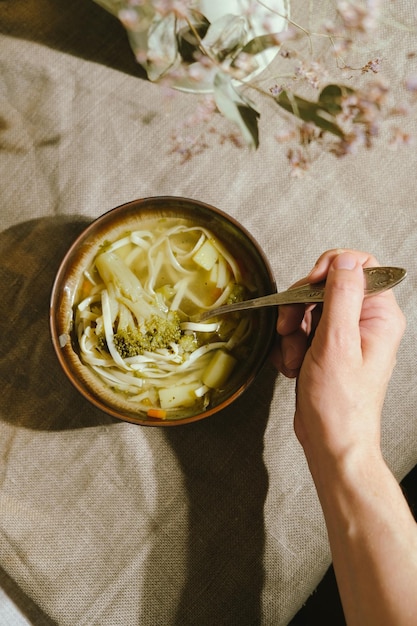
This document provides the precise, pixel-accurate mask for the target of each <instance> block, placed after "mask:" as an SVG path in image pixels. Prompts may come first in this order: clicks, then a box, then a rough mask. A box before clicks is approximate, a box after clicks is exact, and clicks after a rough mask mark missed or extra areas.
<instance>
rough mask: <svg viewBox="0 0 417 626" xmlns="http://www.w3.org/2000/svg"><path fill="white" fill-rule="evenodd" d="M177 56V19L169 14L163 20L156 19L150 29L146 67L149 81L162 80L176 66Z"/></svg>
mask: <svg viewBox="0 0 417 626" xmlns="http://www.w3.org/2000/svg"><path fill="white" fill-rule="evenodd" d="M177 55H178V45H177V37H176V18H175V15H174V14H173V13H169V14H168V15H166V16H165V17H163V18H156V19H155V20H154V21H153V22H152V25H151V27H150V28H149V32H148V54H147V58H148V61H147V66H146V71H147V74H148V78H149V80H152V81H156V80H159V79H160V78H162V76H164V74H166V73H167V72H168V70H170V69H171V67H172V66H173V65H174V63H175V61H176V60H177Z"/></svg>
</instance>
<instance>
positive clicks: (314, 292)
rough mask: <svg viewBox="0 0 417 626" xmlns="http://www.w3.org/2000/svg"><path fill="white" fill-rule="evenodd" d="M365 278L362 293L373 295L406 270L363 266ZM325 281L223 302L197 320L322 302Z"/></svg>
mask: <svg viewBox="0 0 417 626" xmlns="http://www.w3.org/2000/svg"><path fill="white" fill-rule="evenodd" d="M363 274H364V278H365V290H364V295H365V297H367V296H373V295H375V294H377V293H381V292H382V291H386V290H387V289H391V288H392V287H395V285H398V283H400V282H401V281H402V280H404V278H405V277H406V276H407V272H406V270H404V269H402V268H401V267H365V268H364V270H363ZM325 284H326V282H325V281H323V282H320V283H313V284H307V285H301V286H300V287H292V288H290V289H287V291H282V292H281V293H272V294H270V295H268V296H262V297H260V298H254V299H253V300H243V301H242V302H235V303H233V304H225V305H224V306H221V307H218V308H217V309H211V310H210V311H205V312H204V313H203V314H202V315H200V316H199V321H201V322H203V321H205V320H208V319H211V318H213V317H217V316H218V315H224V314H225V313H230V312H232V311H243V310H246V309H258V308H260V307H264V306H277V305H279V304H296V303H303V304H308V303H309V302H323V300H324V290H325Z"/></svg>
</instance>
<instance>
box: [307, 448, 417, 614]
mask: <svg viewBox="0 0 417 626" xmlns="http://www.w3.org/2000/svg"><path fill="white" fill-rule="evenodd" d="M361 457H362V458H361ZM310 469H311V471H312V475H313V478H314V481H315V484H316V488H317V491H318V495H319V498H320V501H321V505H322V508H323V512H324V516H325V520H326V525H327V530H328V535H329V541H330V545H331V550H332V557H333V564H334V569H335V574H336V578H337V582H338V586H339V591H340V596H341V599H342V604H343V608H344V611H345V616H346V620H347V623H348V625H349V626H356V625H360V626H364V625H366V626H373V625H374V624H375V625H377V626H388V625H389V626H403V625H407V626H408V625H410V626H411V625H414V624H416V623H417V526H416V524H415V522H414V519H413V516H412V514H411V512H410V509H409V507H408V504H407V502H406V500H405V499H404V496H403V494H402V491H401V488H400V487H399V485H398V484H397V482H396V480H395V478H394V476H393V475H392V473H391V472H390V470H389V469H388V467H387V466H386V464H385V462H384V461H383V459H382V457H380V456H379V455H378V454H376V455H374V458H372V459H371V458H368V457H367V456H365V455H364V454H363V453H361V454H359V455H358V454H348V455H346V456H345V458H344V459H343V460H338V461H337V462H336V461H335V462H333V461H329V462H328V463H324V464H323V458H322V459H321V460H320V463H318V464H316V463H315V462H314V460H311V459H310Z"/></svg>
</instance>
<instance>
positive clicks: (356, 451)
mask: <svg viewBox="0 0 417 626" xmlns="http://www.w3.org/2000/svg"><path fill="white" fill-rule="evenodd" d="M304 451H305V454H306V458H307V462H308V465H309V468H310V472H311V475H312V478H313V480H314V483H315V485H316V489H317V492H318V494H319V496H320V497H321V494H322V493H327V494H329V495H332V497H333V492H334V491H340V490H346V492H347V493H349V492H350V491H352V490H353V491H355V490H356V489H360V490H362V489H363V487H364V485H365V484H366V483H368V481H370V480H371V481H372V479H373V478H372V477H373V476H375V475H376V474H380V473H381V472H382V473H385V472H386V471H387V469H388V468H387V465H386V463H385V460H384V458H383V456H382V452H381V449H380V447H379V446H376V445H363V444H360V445H354V446H350V447H347V446H346V447H345V448H344V449H343V450H340V449H339V450H338V451H337V452H335V451H333V450H324V449H323V448H322V449H321V450H320V451H317V450H316V449H314V451H311V453H310V452H309V451H308V450H306V449H305V450H304ZM388 471H389V470H388Z"/></svg>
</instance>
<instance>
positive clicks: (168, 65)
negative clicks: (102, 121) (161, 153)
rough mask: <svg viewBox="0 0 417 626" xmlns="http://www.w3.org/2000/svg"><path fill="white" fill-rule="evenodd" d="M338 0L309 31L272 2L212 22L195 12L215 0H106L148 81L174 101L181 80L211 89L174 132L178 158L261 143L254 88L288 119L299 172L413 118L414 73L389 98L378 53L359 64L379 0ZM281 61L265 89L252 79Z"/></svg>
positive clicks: (247, 5)
mask: <svg viewBox="0 0 417 626" xmlns="http://www.w3.org/2000/svg"><path fill="white" fill-rule="evenodd" d="M96 1H97V2H99V1H100V0H96ZM112 3H113V4H114V7H113V8H111V5H112ZM214 4H215V3H213V6H214ZM220 4H221V3H220ZM270 4H271V5H272V4H273V3H270ZM335 4H336V12H335V19H332V20H329V19H327V20H325V21H324V23H323V24H322V25H321V26H320V28H319V30H318V31H317V32H315V33H313V32H309V30H308V29H307V28H305V27H304V26H303V25H301V24H298V25H297V24H295V23H294V22H293V21H292V20H291V19H290V18H289V16H281V15H280V12H279V11H278V10H276V8H275V6H276V5H274V6H271V8H269V6H268V3H267V2H263V1H260V0H244V1H243V0H241V3H240V2H239V6H241V9H239V12H237V13H238V14H237V15H230V14H227V15H224V16H223V17H220V18H218V17H217V16H216V15H214V17H211V18H210V19H209V18H208V17H205V16H204V15H202V14H201V13H200V12H199V10H200V8H201V6H205V7H206V10H207V12H210V11H211V10H212V8H213V6H212V4H211V2H210V1H209V0H205V4H204V3H203V5H200V4H199V2H198V1H197V0H106V6H107V7H108V10H110V11H111V12H113V13H114V15H117V16H118V18H119V20H120V21H121V22H122V24H123V25H124V26H125V28H126V29H127V30H128V32H129V40H130V43H131V46H132V49H133V51H134V54H135V56H136V59H137V61H138V62H139V63H140V64H141V65H142V66H143V68H144V69H145V70H146V72H147V75H148V78H149V79H150V80H152V81H154V82H157V83H158V84H159V85H160V86H161V89H162V95H163V96H164V97H167V98H172V97H173V93H174V92H173V89H175V88H178V87H179V88H184V85H185V87H186V88H187V89H188V90H193V89H195V91H197V92H208V91H211V92H212V95H211V96H209V97H207V98H204V99H203V100H199V101H198V102H197V106H196V109H195V111H194V112H193V113H192V114H191V115H189V116H187V117H186V119H185V120H184V121H183V122H182V124H181V125H180V126H179V127H178V128H177V129H176V130H175V131H174V132H173V133H172V137H171V146H172V152H174V153H176V154H178V155H179V157H180V159H181V162H185V161H188V160H189V159H191V158H192V157H193V156H195V155H198V154H200V153H201V152H202V151H204V150H206V149H207V148H208V147H209V146H210V145H212V144H213V141H218V142H219V143H221V144H223V143H226V142H227V143H231V144H233V145H235V146H237V147H241V146H242V145H247V146H255V147H257V145H258V134H259V129H258V118H259V115H260V114H259V111H258V105H255V104H254V103H253V102H252V101H251V100H250V99H249V97H248V95H247V94H250V93H251V91H250V88H253V91H252V93H256V95H257V96H261V95H263V96H264V97H267V98H269V99H270V100H271V101H272V102H273V106H276V107H277V111H278V112H279V113H280V119H281V120H283V121H284V123H285V126H284V127H281V128H280V130H279V132H278V133H277V134H276V135H275V138H276V140H277V142H279V143H283V142H289V143H290V144H291V145H290V146H289V147H288V151H287V158H288V162H289V164H290V168H291V172H292V175H293V176H297V177H298V176H300V175H302V174H304V173H305V172H306V171H307V170H308V168H309V167H310V165H311V163H312V162H313V160H314V158H315V156H316V155H317V154H319V153H320V152H321V151H323V150H328V151H330V152H331V153H332V154H335V155H337V156H344V155H348V154H355V153H357V152H358V150H359V149H361V148H370V147H371V146H372V145H373V144H374V142H375V140H376V139H377V138H379V137H380V136H384V135H385V136H386V134H384V133H381V127H382V125H383V124H384V123H385V122H386V121H387V119H388V118H389V117H390V116H391V117H392V116H394V115H396V116H398V115H407V113H408V112H409V111H410V110H411V108H412V107H413V106H414V107H415V106H416V104H417V74H416V73H412V74H410V75H409V76H408V77H407V78H406V79H404V80H403V88H404V90H403V97H402V98H397V100H398V102H393V101H392V100H393V96H397V94H396V93H395V94H392V87H391V86H390V85H389V84H388V83H387V82H385V81H384V80H381V79H376V78H375V75H377V74H378V78H379V76H380V75H381V74H382V72H381V70H382V58H381V57H380V56H378V55H377V54H376V52H374V53H373V54H372V57H371V58H370V59H369V57H368V59H366V58H365V59H361V58H360V57H359V60H358V54H361V53H362V51H363V50H365V49H366V50H367V51H368V53H367V54H369V50H370V49H371V48H372V45H373V40H372V38H373V37H374V36H375V35H376V34H377V28H378V26H379V23H380V22H382V20H381V19H380V18H381V15H380V14H381V0H336V3H335ZM284 5H286V2H283V6H284ZM216 6H217V4H216ZM277 18H278V19H279V20H281V21H279V23H278V26H277ZM254 24H257V25H260V26H261V32H256V33H255V34H254V33H253V31H252V26H253V25H254ZM326 38H327V41H328V43H329V49H328V51H326V52H323V50H322V49H321V51H320V52H319V53H318V54H316V53H315V44H314V41H319V40H320V41H325V40H326ZM304 42H307V45H306V46H304V45H303V43H304ZM357 43H359V44H360V46H356V44H357ZM355 46H356V47H355ZM321 48H323V47H321ZM306 51H307V52H306ZM416 54H417V53H416V51H415V50H412V51H408V52H407V51H406V58H407V59H414V58H415V56H416ZM275 57H276V61H277V65H278V64H281V65H283V66H285V68H284V70H283V71H279V70H277V71H275V68H274V76H275V77H274V79H273V80H272V81H271V82H272V84H271V85H269V86H267V87H264V86H263V85H262V83H261V81H259V82H258V81H256V80H254V77H256V76H257V71H258V69H259V68H261V69H262V68H263V67H265V65H266V64H268V63H270V62H271V60H272V59H273V58H275ZM265 59H268V60H267V62H265ZM329 61H330V62H329ZM335 71H337V72H338V74H337V77H335V76H334V72H335ZM356 78H357V79H358V80H355V79H356ZM242 87H244V89H242ZM298 89H299V90H300V91H301V92H302V96H301V95H298V93H296V92H297V91H298ZM219 112H221V113H222V115H223V117H225V118H226V119H227V121H228V122H229V123H230V125H231V126H230V129H228V128H226V129H224V128H223V127H222V128H221V129H219V124H218V123H215V121H216V122H218V120H215V116H216V115H218V113H219ZM410 142H411V137H410V136H409V134H408V133H407V132H405V131H402V130H401V129H400V128H399V127H397V126H395V127H393V128H392V129H391V138H390V139H389V145H390V146H391V147H395V148H397V147H399V146H401V145H407V144H409V143H410Z"/></svg>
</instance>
